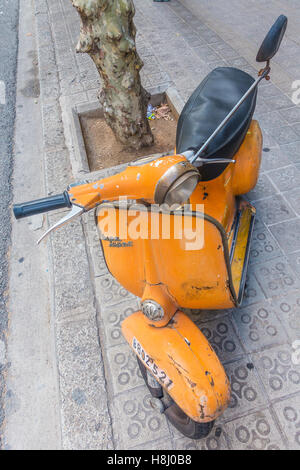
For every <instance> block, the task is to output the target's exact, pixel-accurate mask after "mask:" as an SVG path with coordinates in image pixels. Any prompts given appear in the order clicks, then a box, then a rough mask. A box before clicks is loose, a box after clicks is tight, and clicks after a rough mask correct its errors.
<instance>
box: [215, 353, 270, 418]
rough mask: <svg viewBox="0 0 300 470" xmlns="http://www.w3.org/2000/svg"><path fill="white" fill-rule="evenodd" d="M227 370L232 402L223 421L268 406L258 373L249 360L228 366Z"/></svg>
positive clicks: (244, 359) (245, 359)
mask: <svg viewBox="0 0 300 470" xmlns="http://www.w3.org/2000/svg"><path fill="white" fill-rule="evenodd" d="M247 365H248V367H247ZM225 370H226V373H227V376H228V378H229V381H230V384H231V400H230V403H229V406H228V408H227V409H226V410H225V412H224V414H223V416H222V417H221V421H223V420H228V419H230V420H231V419H233V418H237V417H239V416H241V415H243V414H245V413H249V412H251V411H254V410H256V409H259V408H262V407H263V406H266V405H267V401H266V397H265V396H264V393H263V390H262V388H261V385H260V383H259V379H258V376H257V373H256V371H255V369H254V368H252V365H250V363H249V360H248V359H247V358H243V359H240V360H239V361H236V362H232V363H230V364H226V365H225Z"/></svg>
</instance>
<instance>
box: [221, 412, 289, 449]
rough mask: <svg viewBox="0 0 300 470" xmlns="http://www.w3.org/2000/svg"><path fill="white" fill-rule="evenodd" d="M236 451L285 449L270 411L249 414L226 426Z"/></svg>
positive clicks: (232, 446) (231, 444)
mask: <svg viewBox="0 0 300 470" xmlns="http://www.w3.org/2000/svg"><path fill="white" fill-rule="evenodd" d="M224 427H225V430H226V432H227V435H228V437H229V440H230V446H231V448H232V449H234V450H282V449H285V446H284V443H283V442H282V437H281V434H280V432H279V430H278V428H277V426H276V423H275V422H274V420H273V418H272V415H271V413H270V411H269V410H267V409H266V410H263V411H258V412H256V413H252V414H248V415H247V416H243V417H241V418H237V419H235V420H234V421H231V422H229V423H226V424H225V425H224Z"/></svg>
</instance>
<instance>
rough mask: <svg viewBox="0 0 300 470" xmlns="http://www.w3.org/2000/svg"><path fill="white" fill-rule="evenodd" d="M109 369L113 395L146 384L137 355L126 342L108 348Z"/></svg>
mask: <svg viewBox="0 0 300 470" xmlns="http://www.w3.org/2000/svg"><path fill="white" fill-rule="evenodd" d="M107 358H108V369H109V374H110V379H111V383H112V390H113V395H114V396H115V395H117V394H118V393H122V392H129V391H131V390H132V389H133V388H135V387H138V386H139V385H144V379H143V378H142V374H141V372H140V369H139V366H138V363H137V360H136V355H135V354H134V352H133V351H132V350H131V349H130V347H129V345H128V344H127V343H126V344H124V345H118V346H116V347H112V348H109V349H108V350H107Z"/></svg>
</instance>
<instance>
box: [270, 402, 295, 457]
mask: <svg viewBox="0 0 300 470" xmlns="http://www.w3.org/2000/svg"><path fill="white" fill-rule="evenodd" d="M273 408H274V410H275V413H276V415H277V417H278V420H279V423H280V426H281V427H282V429H283V431H284V433H285V435H286V438H287V441H288V447H289V449H290V450H299V449H300V395H299V394H298V395H296V396H294V397H290V398H288V399H286V400H283V401H280V402H278V403H275V404H274V405H273Z"/></svg>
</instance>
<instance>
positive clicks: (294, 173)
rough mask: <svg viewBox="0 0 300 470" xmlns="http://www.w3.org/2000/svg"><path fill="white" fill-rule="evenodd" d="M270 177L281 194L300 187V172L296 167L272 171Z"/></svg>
mask: <svg viewBox="0 0 300 470" xmlns="http://www.w3.org/2000/svg"><path fill="white" fill-rule="evenodd" d="M268 176H269V178H270V179H271V180H272V181H273V183H274V185H275V186H276V187H277V188H278V189H279V190H280V191H281V192H284V191H290V190H291V189H294V188H299V186H300V170H298V168H296V167H295V166H294V165H289V166H287V167H285V168H280V169H279V170H274V171H270V172H269V173H268Z"/></svg>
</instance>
